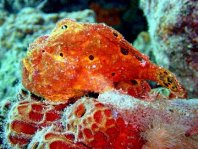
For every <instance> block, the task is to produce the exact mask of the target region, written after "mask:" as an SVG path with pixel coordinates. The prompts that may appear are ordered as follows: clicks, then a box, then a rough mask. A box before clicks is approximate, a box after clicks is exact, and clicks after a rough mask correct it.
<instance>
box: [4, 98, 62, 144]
mask: <svg viewBox="0 0 198 149" xmlns="http://www.w3.org/2000/svg"><path fill="white" fill-rule="evenodd" d="M64 108H65V105H63V104H59V105H51V104H50V105H49V104H46V103H42V102H39V101H34V100H33V99H32V100H27V99H24V100H22V101H19V102H16V103H15V104H14V105H13V106H12V109H11V110H10V112H9V114H8V118H7V121H6V128H5V135H6V138H7V140H6V142H7V144H9V145H10V146H16V145H17V146H19V147H23V146H25V145H27V144H28V143H29V141H30V140H31V138H32V136H33V135H34V134H35V133H36V131H37V130H39V129H41V128H42V127H46V126H50V125H52V124H56V123H57V121H58V120H59V119H60V118H61V113H60V111H61V110H63V109H64Z"/></svg>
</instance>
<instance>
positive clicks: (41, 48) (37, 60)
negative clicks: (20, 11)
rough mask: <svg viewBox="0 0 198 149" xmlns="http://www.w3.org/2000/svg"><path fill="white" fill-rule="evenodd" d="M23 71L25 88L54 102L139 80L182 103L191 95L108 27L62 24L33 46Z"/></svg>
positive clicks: (62, 21)
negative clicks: (168, 90) (158, 86)
mask: <svg viewBox="0 0 198 149" xmlns="http://www.w3.org/2000/svg"><path fill="white" fill-rule="evenodd" d="M22 65H23V85H24V87H26V88H27V89H28V90H29V91H30V92H32V93H34V94H36V95H38V96H41V97H43V98H45V99H47V100H50V101H54V102H57V101H62V102H63V101H64V102H67V101H68V99H70V98H75V97H80V96H83V95H85V94H86V93H87V92H96V93H102V92H104V91H107V90H112V89H115V83H118V82H121V81H129V80H134V79H141V80H152V81H155V82H157V83H158V84H160V85H161V86H163V87H166V88H168V89H170V91H171V92H172V93H174V94H175V95H176V96H177V97H180V98H182V97H184V96H185V95H186V92H185V90H184V89H183V87H182V86H181V85H180V84H179V83H178V81H177V79H176V77H175V76H174V74H172V73H171V72H170V71H168V70H166V69H164V68H162V67H159V66H157V65H155V64H153V63H152V62H151V61H149V58H148V57H147V56H145V55H143V54H142V53H140V52H139V51H138V50H136V49H135V48H134V47H133V46H132V45H131V44H130V43H129V42H127V41H126V40H125V39H124V38H123V36H122V35H121V34H120V33H119V32H117V31H116V30H114V29H112V28H111V27H108V26H106V25H105V24H94V23H78V22H75V21H73V20H70V19H63V20H61V21H60V22H58V23H57V25H56V27H55V28H54V29H53V30H52V32H51V33H50V34H49V35H46V36H42V37H39V38H38V39H36V40H35V41H34V42H33V43H32V44H31V45H30V47H29V49H28V53H27V56H26V57H25V58H24V59H23V62H22Z"/></svg>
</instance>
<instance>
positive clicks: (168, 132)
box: [142, 119, 198, 149]
mask: <svg viewBox="0 0 198 149" xmlns="http://www.w3.org/2000/svg"><path fill="white" fill-rule="evenodd" d="M149 127H150V128H149V129H148V130H147V131H145V132H144V133H143V134H142V136H143V137H144V138H145V140H146V141H147V143H146V144H145V145H144V146H143V147H142V149H153V148H158V149H167V148H170V149H178V148H179V149H195V148H196V147H197V144H198V143H197V140H194V139H191V138H189V137H186V136H185V132H186V130H185V129H186V128H185V127H183V126H180V125H178V124H176V123H175V124H173V125H168V124H166V123H163V122H160V120H159V119H158V120H154V121H153V122H152V123H151V125H150V126H149ZM156 136H157V138H156Z"/></svg>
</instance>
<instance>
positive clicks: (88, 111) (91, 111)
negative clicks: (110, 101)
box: [62, 98, 143, 149]
mask: <svg viewBox="0 0 198 149" xmlns="http://www.w3.org/2000/svg"><path fill="white" fill-rule="evenodd" d="M62 121H63V122H64V126H65V127H66V132H67V133H68V134H72V135H74V136H75V142H83V143H85V144H86V145H87V146H89V147H91V148H105V147H107V146H108V147H109V148H118V149H121V148H127V147H128V148H130V147H134V148H136V149H138V148H141V146H142V143H143V142H142V141H141V139H140V136H138V135H139V133H138V131H137V129H136V128H135V127H133V125H130V124H127V122H124V120H123V119H122V118H121V117H119V116H118V115H117V114H116V113H114V111H112V110H111V109H109V108H107V107H106V106H105V105H103V104H101V103H100V102H98V101H96V100H95V99H91V98H82V99H80V100H78V101H77V102H76V103H75V104H73V105H71V106H70V107H68V108H66V110H65V112H64V116H63V119H62Z"/></svg>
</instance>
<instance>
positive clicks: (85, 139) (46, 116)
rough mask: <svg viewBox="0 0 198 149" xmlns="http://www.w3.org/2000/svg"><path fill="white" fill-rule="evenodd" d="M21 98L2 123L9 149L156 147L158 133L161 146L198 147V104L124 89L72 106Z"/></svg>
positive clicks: (82, 100)
mask: <svg viewBox="0 0 198 149" xmlns="http://www.w3.org/2000/svg"><path fill="white" fill-rule="evenodd" d="M18 100H20V101H18V102H16V103H15V104H14V105H12V108H11V110H10V111H9V114H8V118H7V119H6V121H5V122H6V123H5V124H3V125H2V126H3V128H4V134H3V135H2V136H3V137H4V138H3V139H4V141H3V142H4V146H3V147H12V148H22V147H27V148H33V147H34V148H36V149H39V148H54V147H55V146H57V147H60V146H62V147H64V148H66V146H67V147H68V148H81V149H82V148H102V147H103V148H104V147H108V148H110V149H111V148H112V149H122V148H123V149H125V148H127V147H128V148H137V149H138V148H141V147H142V146H143V145H144V147H145V148H146V147H147V148H149V147H152V145H153V144H154V143H155V142H156V135H157V136H158V139H159V140H158V144H159V142H160V139H161V140H162V141H163V139H166V140H167V142H170V143H172V142H173V143H174V144H173V146H181V141H182V145H183V147H184V148H188V147H191V148H192V149H194V148H196V146H197V145H198V144H197V142H198V140H197V139H198V138H196V137H194V136H197V133H196V129H197V126H196V124H197V122H198V118H197V107H198V102H197V101H196V100H180V99H176V100H157V101H153V102H147V101H142V100H139V99H136V98H133V97H131V96H129V95H127V94H122V93H120V92H118V91H110V92H105V93H103V94H100V95H99V97H98V98H97V99H93V98H89V97H83V98H81V99H78V100H77V101H76V102H75V103H74V104H71V105H70V106H68V104H61V103H57V104H56V105H54V104H53V103H49V102H46V101H39V100H40V98H39V97H36V96H28V99H27V97H26V96H25V97H24V95H20V96H18ZM159 128H160V129H159ZM163 132H164V133H163ZM174 132H177V133H176V134H175V133H174ZM159 134H161V135H160V136H159ZM173 140H176V141H173ZM177 141H179V142H177ZM159 145H161V146H166V147H170V144H166V142H165V143H163V142H162V143H160V144H159ZM173 149H174V148H173Z"/></svg>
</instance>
